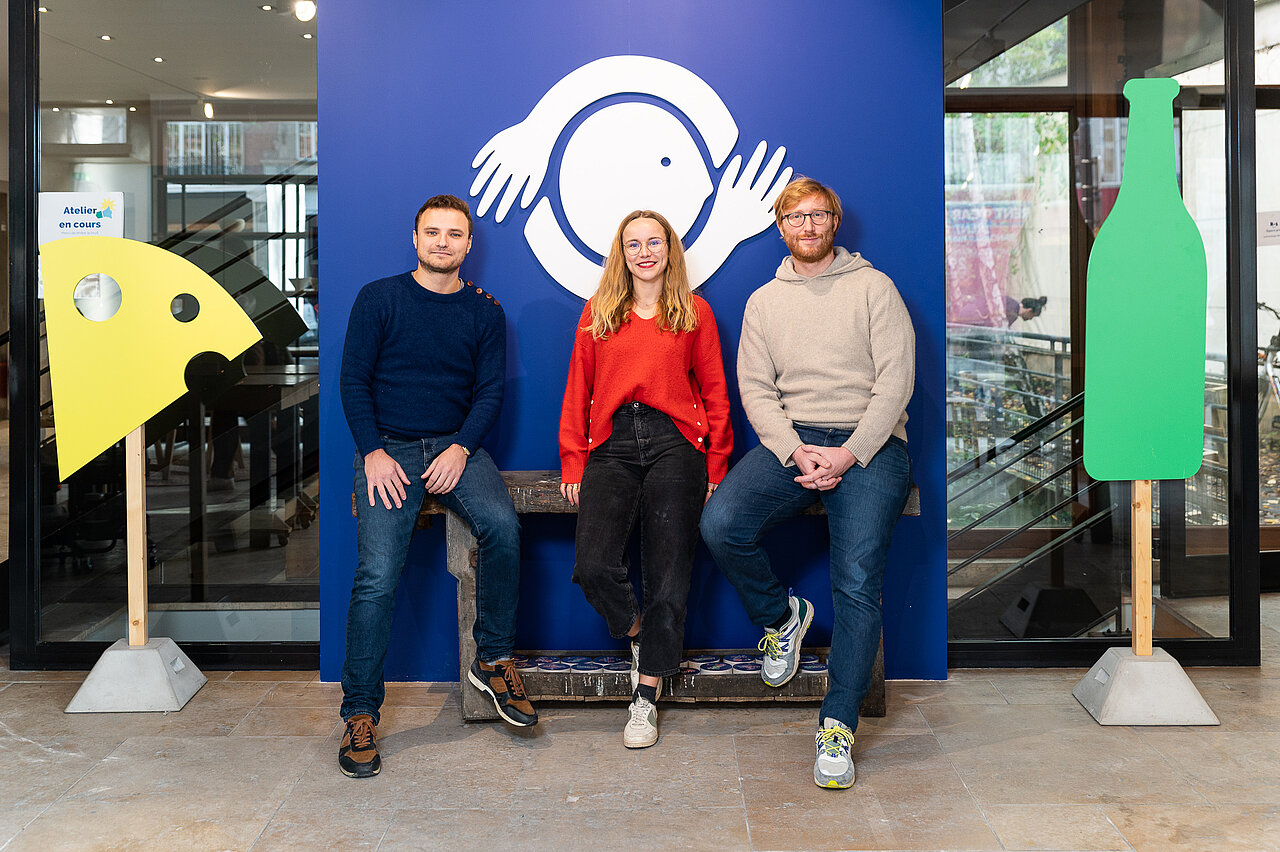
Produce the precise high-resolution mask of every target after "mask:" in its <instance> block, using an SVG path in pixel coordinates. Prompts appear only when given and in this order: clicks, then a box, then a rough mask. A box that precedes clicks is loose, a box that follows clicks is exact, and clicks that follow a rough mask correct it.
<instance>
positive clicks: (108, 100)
mask: <svg viewBox="0 0 1280 852" xmlns="http://www.w3.org/2000/svg"><path fill="white" fill-rule="evenodd" d="M107 103H109V104H113V103H115V101H113V100H111V98H107Z"/></svg>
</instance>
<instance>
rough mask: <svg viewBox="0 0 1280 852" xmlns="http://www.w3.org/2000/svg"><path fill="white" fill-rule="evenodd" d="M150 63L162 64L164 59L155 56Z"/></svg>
mask: <svg viewBox="0 0 1280 852" xmlns="http://www.w3.org/2000/svg"><path fill="white" fill-rule="evenodd" d="M151 61H152V62H164V57H163V56H157V57H156V58H155V59H153V60H151Z"/></svg>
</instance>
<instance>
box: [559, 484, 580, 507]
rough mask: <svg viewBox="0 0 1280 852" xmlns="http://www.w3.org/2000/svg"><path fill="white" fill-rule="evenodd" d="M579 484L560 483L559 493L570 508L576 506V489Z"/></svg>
mask: <svg viewBox="0 0 1280 852" xmlns="http://www.w3.org/2000/svg"><path fill="white" fill-rule="evenodd" d="M581 484H582V483H580V482H561V483H560V493H561V494H563V495H564V499H566V500H568V501H569V504H570V505H572V506H576V505H578V487H579V486H580V485H581Z"/></svg>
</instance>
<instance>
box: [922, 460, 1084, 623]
mask: <svg viewBox="0 0 1280 852" xmlns="http://www.w3.org/2000/svg"><path fill="white" fill-rule="evenodd" d="M1102 484H1103V480H1098V479H1095V480H1094V481H1092V482H1090V483H1089V484H1088V485H1086V486H1085V487H1083V488H1080V489H1078V490H1076V491H1073V492H1072V493H1071V494H1069V495H1067V496H1066V497H1065V498H1063V499H1062V500H1060V501H1058V502H1057V503H1055V504H1054V505H1052V506H1050V507H1049V508H1048V509H1045V510H1044V511H1043V512H1041V513H1040V514H1039V515H1036V516H1035V517H1034V518H1032V519H1031V520H1029V521H1027V522H1026V523H1025V524H1023V525H1022V526H1020V527H1018V528H1017V529H1016V530H1011V531H1010V532H1009V533H1007V534H1005V535H1002V536H1000V538H998V539H996V540H995V541H993V542H991V543H990V544H988V545H987V546H986V547H984V548H982V549H981V550H979V551H978V552H977V553H974V554H973V555H972V556H969V557H968V558H966V559H964V560H963V561H961V562H960V563H959V564H958V565H956V566H955V567H954V568H949V569H947V576H948V577H950V576H951V575H952V574H955V573H957V572H958V571H960V570H961V569H963V568H967V567H968V566H969V565H972V564H973V563H974V562H976V561H977V560H979V559H981V558H982V557H984V556H986V555H987V554H988V553H990V552H991V551H993V550H995V549H996V548H997V547H1000V546H1001V545H1002V544H1005V543H1007V542H1009V541H1011V540H1012V539H1014V538H1016V537H1017V536H1019V535H1021V534H1022V533H1024V532H1026V531H1027V530H1029V529H1031V528H1032V527H1034V526H1035V525H1036V524H1038V523H1040V522H1041V521H1043V520H1044V519H1045V518H1047V517H1049V516H1050V515H1052V514H1053V513H1054V512H1056V511H1058V510H1059V509H1063V508H1065V507H1066V506H1068V505H1070V504H1071V503H1073V502H1075V501H1076V500H1078V499H1079V498H1081V497H1083V496H1084V495H1086V494H1088V493H1089V492H1091V491H1093V489H1095V488H1097V487H1098V486H1099V485H1102ZM1099 517H1105V515H1099ZM1081 526H1083V525H1075V526H1072V527H1071V528H1070V529H1071V532H1072V534H1074V533H1076V532H1078V531H1079V530H1080V528H1081ZM984 585H985V584H984ZM953 603H954V601H953Z"/></svg>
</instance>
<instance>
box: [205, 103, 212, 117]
mask: <svg viewBox="0 0 1280 852" xmlns="http://www.w3.org/2000/svg"><path fill="white" fill-rule="evenodd" d="M204 117H205V118H213V104H211V103H209V102H208V101H205V102H204Z"/></svg>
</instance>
